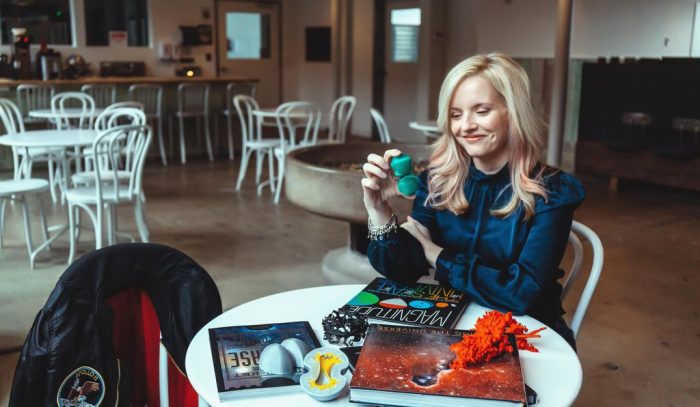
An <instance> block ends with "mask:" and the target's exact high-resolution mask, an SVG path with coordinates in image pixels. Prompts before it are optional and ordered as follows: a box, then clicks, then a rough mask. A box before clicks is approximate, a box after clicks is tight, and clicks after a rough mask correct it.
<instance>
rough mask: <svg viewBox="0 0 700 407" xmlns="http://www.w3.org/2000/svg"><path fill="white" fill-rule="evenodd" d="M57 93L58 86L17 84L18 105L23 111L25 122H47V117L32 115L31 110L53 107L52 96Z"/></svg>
mask: <svg viewBox="0 0 700 407" xmlns="http://www.w3.org/2000/svg"><path fill="white" fill-rule="evenodd" d="M55 94H56V88H54V87H53V86H51V85H28V84H24V83H23V84H21V85H19V86H17V107H19V110H20V112H22V121H23V122H24V124H30V123H46V122H47V121H46V119H40V118H36V117H30V116H29V112H30V111H32V110H37V109H51V98H52V97H54V95H55Z"/></svg>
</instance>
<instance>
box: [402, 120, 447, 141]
mask: <svg viewBox="0 0 700 407" xmlns="http://www.w3.org/2000/svg"><path fill="white" fill-rule="evenodd" d="M408 127H410V128H412V129H413V130H418V131H421V132H423V134H425V135H426V136H427V137H428V139H430V140H435V139H436V138H438V137H440V129H439V128H438V125H437V121H436V120H419V121H415V122H410V123H408Z"/></svg>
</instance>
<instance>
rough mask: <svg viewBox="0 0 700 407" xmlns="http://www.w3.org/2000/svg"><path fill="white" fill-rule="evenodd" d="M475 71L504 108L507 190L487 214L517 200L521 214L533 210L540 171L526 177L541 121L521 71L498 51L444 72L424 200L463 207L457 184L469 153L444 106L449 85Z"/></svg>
mask: <svg viewBox="0 0 700 407" xmlns="http://www.w3.org/2000/svg"><path fill="white" fill-rule="evenodd" d="M475 75H481V77H483V78H484V79H486V80H487V81H488V82H489V83H490V84H491V86H493V88H494V89H495V90H496V92H498V94H499V95H501V97H502V98H503V101H504V102H505V104H506V106H507V108H508V123H509V135H508V151H509V159H508V167H509V171H510V179H511V187H512V189H513V193H512V195H511V198H510V200H509V201H508V202H507V203H506V204H505V206H503V207H501V208H496V209H492V210H491V214H493V215H495V216H500V217H506V216H508V215H510V214H512V213H513V212H514V211H515V210H516V209H517V208H518V206H520V205H523V207H524V208H525V220H527V219H529V218H530V217H531V216H532V215H533V214H534V209H535V195H540V196H542V197H544V198H545V199H546V198H547V191H546V190H545V188H544V185H543V183H542V172H541V171H540V172H539V173H538V174H532V178H531V173H532V171H533V169H534V168H535V166H536V165H537V163H538V160H539V157H540V152H541V151H542V140H541V132H542V123H541V121H540V120H539V119H538V117H537V115H536V113H535V109H534V107H533V106H532V102H531V100H530V81H529V79H528V77H527V73H526V72H525V70H524V69H523V68H522V67H521V66H520V65H518V63H517V62H515V61H514V60H513V59H512V58H510V57H508V56H506V55H504V54H499V53H492V54H483V55H474V56H472V57H469V58H467V59H465V60H464V61H462V62H460V63H459V64H457V65H456V66H455V67H454V68H452V69H451V70H450V72H448V73H447V76H445V80H444V81H443V83H442V87H441V89H440V98H439V101H438V109H439V112H438V127H439V128H440V131H441V133H442V136H441V137H440V138H439V139H438V140H437V141H436V142H435V143H434V144H433V152H432V155H431V157H430V172H429V177H428V198H427V200H426V203H429V204H430V205H432V206H433V207H434V208H436V209H443V210H444V209H447V210H449V211H451V212H452V213H454V214H456V215H458V214H462V213H465V212H466V211H467V209H468V208H469V203H468V202H467V198H466V197H465V196H464V189H463V185H464V182H465V181H466V179H467V177H468V176H469V164H470V161H471V157H469V155H467V152H466V150H465V149H464V148H463V147H462V146H460V145H459V144H458V143H457V140H456V139H455V137H454V135H453V134H452V130H451V128H450V123H449V119H450V117H449V116H450V115H449V112H450V104H451V102H452V95H453V94H454V92H455V89H456V88H457V87H458V86H459V85H460V84H461V83H462V81H464V79H466V78H468V77H471V76H475ZM542 168H544V166H542ZM504 192H505V191H504Z"/></svg>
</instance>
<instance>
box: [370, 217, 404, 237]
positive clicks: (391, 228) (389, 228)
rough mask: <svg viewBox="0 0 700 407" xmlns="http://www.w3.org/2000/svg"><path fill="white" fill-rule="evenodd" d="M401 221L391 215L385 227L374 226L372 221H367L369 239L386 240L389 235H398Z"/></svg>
mask: <svg viewBox="0 0 700 407" xmlns="http://www.w3.org/2000/svg"><path fill="white" fill-rule="evenodd" d="M398 223H399V219H398V218H397V217H396V215H395V214H393V213H392V214H391V217H390V218H389V220H388V221H387V222H386V223H385V224H384V225H383V226H374V225H373V224H372V220H371V219H367V229H368V230H369V233H368V234H367V237H368V238H369V239H370V240H384V239H385V238H386V235H388V234H389V233H396V231H397V230H398Z"/></svg>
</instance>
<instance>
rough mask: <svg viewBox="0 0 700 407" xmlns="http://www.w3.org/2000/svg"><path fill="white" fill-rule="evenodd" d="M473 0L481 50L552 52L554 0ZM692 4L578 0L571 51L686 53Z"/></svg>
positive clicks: (588, 54) (582, 54)
mask: <svg viewBox="0 0 700 407" xmlns="http://www.w3.org/2000/svg"><path fill="white" fill-rule="evenodd" d="M471 2H476V3H477V8H478V14H479V15H478V24H477V27H478V34H477V36H478V41H477V51H478V52H490V51H501V52H505V53H507V54H510V55H512V56H515V57H523V58H552V57H553V56H554V39H555V32H556V18H557V2H556V1H555V0H510V1H508V2H506V1H489V0H471ZM694 7H695V1H692V0H666V1H657V0H634V1H632V0H627V1H620V0H576V1H574V22H573V36H572V42H571V56H572V57H573V58H595V57H598V56H633V57H661V56H670V57H687V56H689V53H690V42H691V35H692V27H693V12H694ZM450 24H454V25H459V24H460V16H459V15H452V16H451V20H450ZM666 39H668V41H666Z"/></svg>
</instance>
